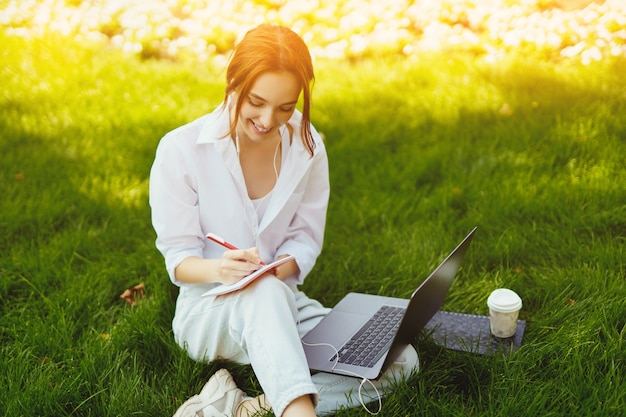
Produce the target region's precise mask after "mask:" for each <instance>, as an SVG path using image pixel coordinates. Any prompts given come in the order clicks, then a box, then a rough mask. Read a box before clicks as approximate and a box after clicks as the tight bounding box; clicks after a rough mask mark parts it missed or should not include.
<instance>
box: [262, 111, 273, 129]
mask: <svg viewBox="0 0 626 417" xmlns="http://www.w3.org/2000/svg"><path fill="white" fill-rule="evenodd" d="M275 119H276V112H274V110H272V109H266V110H265V111H264V112H263V114H261V117H260V120H261V123H262V124H263V127H266V128H270V127H272V126H273V125H274V121H275Z"/></svg>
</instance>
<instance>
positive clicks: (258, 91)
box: [237, 71, 301, 142]
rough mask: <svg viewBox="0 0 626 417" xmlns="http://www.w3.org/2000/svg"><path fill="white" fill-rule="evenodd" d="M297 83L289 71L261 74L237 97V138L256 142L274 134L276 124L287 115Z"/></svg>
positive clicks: (296, 95)
mask: <svg viewBox="0 0 626 417" xmlns="http://www.w3.org/2000/svg"><path fill="white" fill-rule="evenodd" d="M300 92H301V88H300V83H299V82H298V79H297V78H296V77H295V76H294V75H293V74H291V73H290V72H285V71H283V72H266V73H263V74H261V75H260V76H259V77H258V78H257V79H256V81H255V82H254V84H253V85H252V87H251V88H250V90H249V92H248V93H247V94H245V96H244V97H240V98H239V99H240V100H241V102H242V104H241V110H240V111H239V117H238V122H237V134H238V135H239V138H240V140H251V141H253V142H259V141H262V140H264V139H266V138H274V137H276V136H275V135H276V131H277V130H278V128H279V127H281V126H282V125H284V124H285V123H287V121H289V119H290V118H291V115H292V114H293V112H294V110H295V109H296V104H297V102H298V98H299V97H300Z"/></svg>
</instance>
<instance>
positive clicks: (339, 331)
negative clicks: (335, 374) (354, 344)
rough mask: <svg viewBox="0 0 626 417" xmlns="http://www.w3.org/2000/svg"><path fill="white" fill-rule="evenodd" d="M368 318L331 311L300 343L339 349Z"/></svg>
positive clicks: (345, 312)
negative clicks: (317, 344)
mask: <svg viewBox="0 0 626 417" xmlns="http://www.w3.org/2000/svg"><path fill="white" fill-rule="evenodd" d="M369 317H370V315H369V314H359V313H350V312H347V311H340V310H333V311H331V312H330V313H328V314H327V315H326V316H325V317H324V318H323V319H322V321H321V322H320V323H318V325H317V326H315V327H314V328H313V329H312V330H311V331H310V332H308V333H307V334H306V335H305V336H304V337H303V338H302V341H303V342H304V343H305V344H315V343H327V344H330V345H332V346H334V347H335V348H336V349H339V348H340V347H341V346H343V344H344V343H345V342H346V341H347V340H348V339H349V338H350V337H351V336H352V335H353V334H354V333H356V331H357V330H359V329H360V328H361V326H363V324H365V323H366V322H367V321H368V319H369Z"/></svg>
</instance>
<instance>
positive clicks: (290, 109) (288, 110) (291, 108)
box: [280, 107, 293, 113]
mask: <svg viewBox="0 0 626 417" xmlns="http://www.w3.org/2000/svg"><path fill="white" fill-rule="evenodd" d="M280 111H282V112H285V113H289V112H291V111H293V107H289V108H285V107H281V108H280Z"/></svg>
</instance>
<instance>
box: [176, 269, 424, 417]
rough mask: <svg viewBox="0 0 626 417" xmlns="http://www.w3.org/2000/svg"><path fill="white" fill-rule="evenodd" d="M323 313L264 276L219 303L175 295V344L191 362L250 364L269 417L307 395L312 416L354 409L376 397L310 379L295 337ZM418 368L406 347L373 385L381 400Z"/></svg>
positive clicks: (345, 381)
mask: <svg viewBox="0 0 626 417" xmlns="http://www.w3.org/2000/svg"><path fill="white" fill-rule="evenodd" d="M329 311H330V309H328V308H325V307H323V306H322V305H321V304H320V303H319V302H318V301H316V300H313V299H310V298H308V297H307V296H306V295H305V294H304V293H303V292H301V291H299V290H298V289H297V288H296V287H295V286H293V287H292V286H288V285H286V284H284V283H283V282H282V281H280V280H278V279H276V278H272V277H264V278H262V279H260V280H257V281H256V282H255V283H253V284H251V285H249V286H248V287H247V288H246V289H245V290H243V291H238V292H235V293H231V294H228V295H224V296H219V297H207V298H198V297H197V296H185V295H184V294H183V293H182V292H181V295H180V296H179V298H178V301H177V303H176V314H175V317H174V320H173V330H174V337H175V339H176V342H177V343H178V344H179V345H180V346H181V347H183V348H184V349H186V350H187V351H188V353H189V356H190V357H191V358H192V359H194V360H206V361H210V360H214V359H226V360H231V361H235V362H239V363H242V364H250V365H251V366H252V369H253V370H254V373H255V375H256V377H257V378H258V380H259V383H260V384H261V387H262V389H263V392H264V393H265V396H266V398H267V400H268V402H269V403H270V405H271V406H272V409H273V411H274V414H275V415H276V416H281V415H282V413H283V411H284V409H285V407H287V405H288V404H289V403H291V402H292V401H293V400H295V399H296V398H298V397H301V396H303V395H312V396H313V397H314V398H315V399H316V400H317V406H316V412H317V413H318V414H319V415H324V414H329V413H332V412H334V411H335V410H337V409H338V408H340V407H354V406H357V405H359V404H360V400H359V398H360V396H361V397H362V398H363V401H365V402H366V403H368V402H370V401H372V399H376V395H377V394H376V390H374V388H373V387H372V386H371V385H370V384H369V383H368V382H366V383H365V384H363V387H362V389H361V393H359V385H360V384H361V380H360V379H358V378H352V377H346V376H341V375H333V374H328V373H317V374H314V375H312V376H311V373H310V371H309V368H308V366H307V362H306V358H305V356H304V351H303V349H302V344H301V341H300V338H301V337H302V336H303V335H304V334H306V333H307V332H308V331H309V330H310V329H311V328H313V327H314V326H315V325H316V324H317V323H318V322H319V321H320V320H321V319H322V318H323V317H324V315H326V314H327V313H328V312H329ZM418 368H419V359H418V356H417V353H416V352H415V349H413V347H412V346H408V347H407V349H406V350H405V351H404V352H403V354H402V355H401V356H400V357H399V358H398V360H397V361H396V362H395V363H394V364H393V365H392V366H391V367H390V368H389V369H388V370H387V371H386V372H385V374H384V375H383V376H382V377H381V378H379V379H378V380H377V381H373V383H374V385H375V386H376V389H377V390H378V392H380V394H381V395H382V393H383V392H384V391H385V389H388V387H389V386H390V384H391V383H393V382H394V381H396V380H399V379H401V378H403V377H408V376H409V375H410V374H411V373H412V372H414V371H416V370H417V369H418ZM376 407H377V406H376ZM373 411H376V409H374V410H373Z"/></svg>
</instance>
